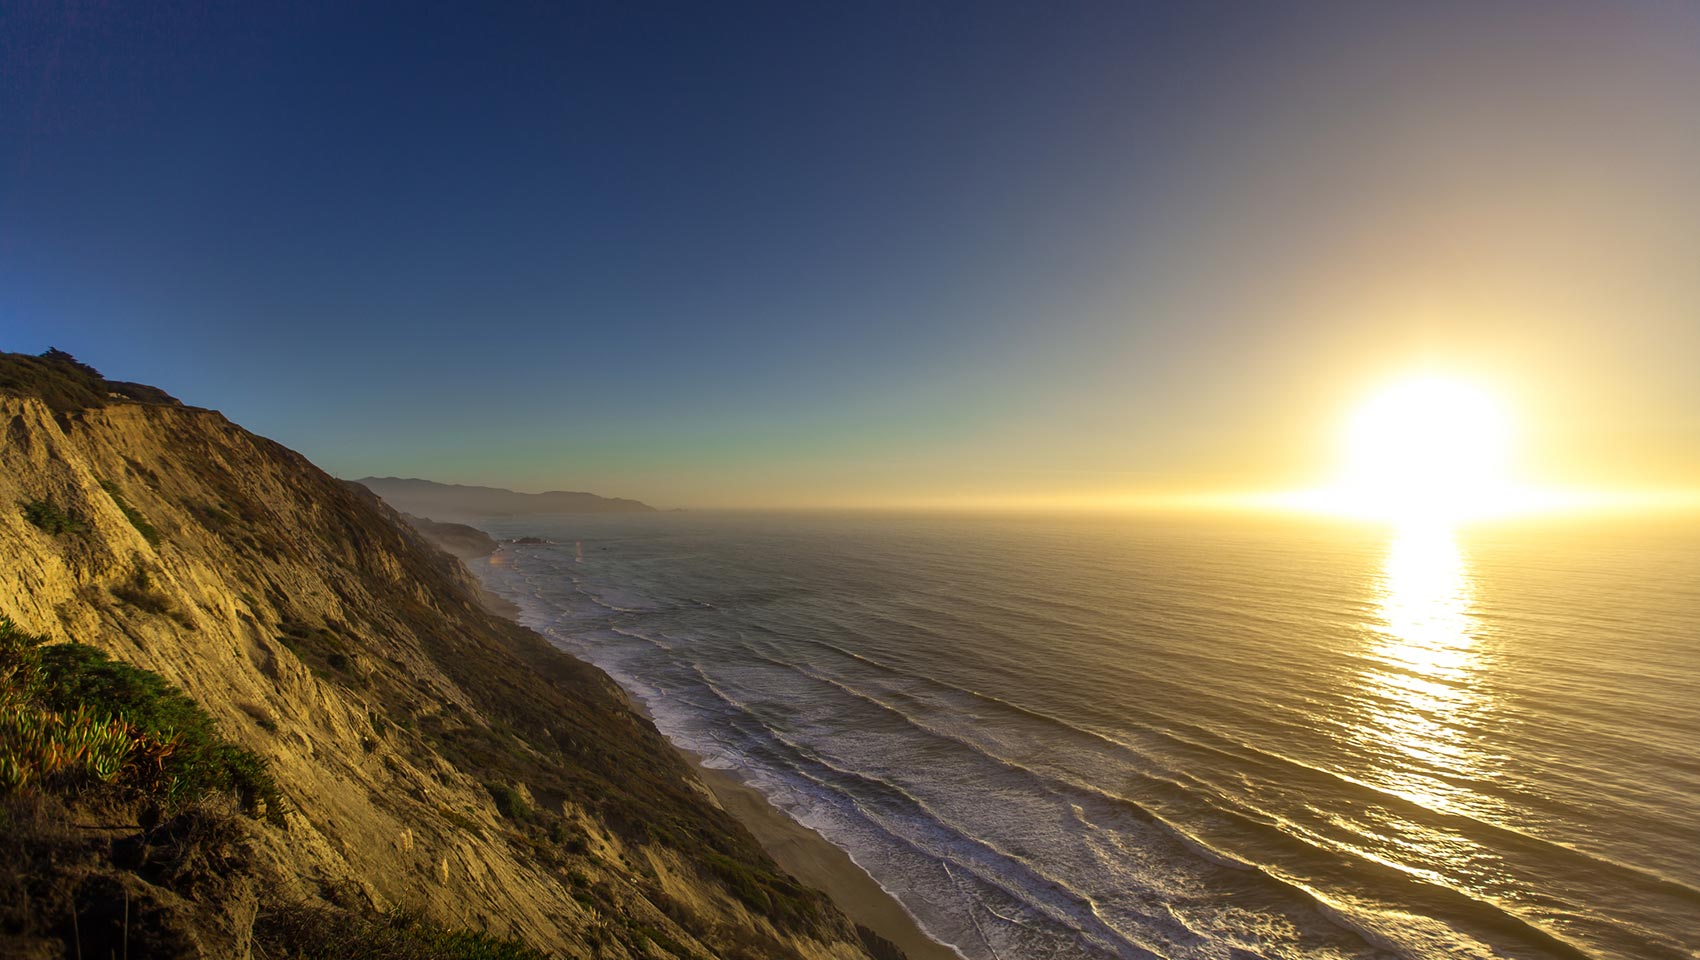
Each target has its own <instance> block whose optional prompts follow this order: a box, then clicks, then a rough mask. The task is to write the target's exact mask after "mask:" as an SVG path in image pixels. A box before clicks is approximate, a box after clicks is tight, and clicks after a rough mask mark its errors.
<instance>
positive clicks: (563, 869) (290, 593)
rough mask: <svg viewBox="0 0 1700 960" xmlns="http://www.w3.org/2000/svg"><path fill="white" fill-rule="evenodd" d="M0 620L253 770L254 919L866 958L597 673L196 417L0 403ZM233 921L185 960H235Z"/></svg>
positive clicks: (420, 553) (350, 494)
mask: <svg viewBox="0 0 1700 960" xmlns="http://www.w3.org/2000/svg"><path fill="white" fill-rule="evenodd" d="M31 503H38V504H39V503H46V504H51V505H53V506H54V508H55V509H60V510H65V511H70V512H74V513H75V515H76V516H77V517H78V519H79V520H80V521H81V527H82V529H79V530H75V531H66V532H58V533H53V532H49V531H48V530H45V529H42V528H41V527H40V526H38V525H37V524H35V523H32V522H31V521H30V520H29V519H26V517H25V515H24V510H23V505H25V504H31ZM126 510H127V511H128V513H127V512H126ZM0 615H5V616H8V617H11V618H12V619H13V620H14V621H16V623H17V624H18V626H19V627H21V628H23V629H25V630H28V631H31V632H34V633H40V634H45V635H47V636H48V637H49V638H50V639H53V640H60V641H71V640H74V641H79V642H82V643H86V644H90V645H92V646H96V647H99V648H101V649H102V650H104V651H106V652H108V653H109V654H110V655H111V656H113V657H114V658H116V659H119V660H123V661H127V662H129V663H131V664H134V665H136V666H139V667H143V668H146V669H148V670H152V671H155V672H157V673H159V674H162V675H164V676H165V677H167V678H169V679H170V680H171V681H173V682H174V683H176V684H177V685H178V686H180V687H181V688H182V689H183V690H185V691H186V692H188V693H189V694H190V695H191V696H193V697H194V698H195V699H196V700H198V701H199V702H200V703H201V704H202V705H203V706H204V707H205V708H206V709H207V710H208V711H209V712H210V713H211V714H212V715H213V716H214V717H215V718H216V720H217V721H218V723H219V726H220V727H221V729H222V731H223V732H224V734H225V735H226V736H227V737H228V738H230V739H231V740H233V741H235V742H236V743H238V744H239V745H241V746H244V747H246V748H248V749H251V750H253V751H254V752H256V753H258V754H259V755H260V756H262V757H264V758H265V759H266V760H267V761H268V762H269V764H270V765H271V768H272V770H273V773H274V775H275V777H276V780H277V782H278V784H279V786H280V787H281V788H282V792H283V795H284V797H285V799H286V809H285V810H284V815H283V821H284V823H283V826H281V827H277V826H272V825H269V824H266V823H264V822H262V821H260V820H244V821H243V823H244V824H245V827H244V829H245V831H246V833H247V834H248V836H247V837H246V838H245V839H244V841H243V842H244V843H246V844H251V845H252V848H253V849H254V850H255V851H256V852H257V856H258V858H259V859H260V860H261V861H262V862H263V863H264V864H265V865H266V869H265V871H264V873H263V876H264V877H265V880H264V882H263V883H260V882H256V884H254V885H252V886H254V887H255V889H253V890H251V892H250V893H249V894H244V896H251V897H252V901H253V902H252V906H253V911H254V912H260V913H263V912H264V911H265V910H266V909H268V907H269V906H270V905H274V904H281V903H286V902H289V903H294V902H304V903H309V904H318V903H323V904H335V905H337V907H338V908H339V909H355V910H365V911H386V910H392V909H402V910H409V911H420V912H423V913H424V914H425V915H427V916H429V917H432V918H434V919H436V920H437V921H439V922H442V923H444V924H447V925H449V926H454V927H462V926H464V927H470V928H473V929H479V930H487V931H490V932H493V933H496V934H499V935H504V936H513V937H517V938H521V939H523V940H525V941H526V942H528V943H530V944H533V945H535V946H537V947H539V948H542V949H545V950H547V951H550V952H554V953H557V954H559V955H562V956H572V957H626V956H633V957H637V956H644V957H658V956H690V957H744V956H747V957H782V956H783V957H790V956H803V957H810V958H827V957H832V958H843V960H849V958H857V957H865V956H866V955H867V952H866V948H864V947H863V945H862V944H861V942H860V941H859V939H858V935H857V933H856V931H855V929H854V928H853V927H852V926H851V925H850V924H849V923H848V922H847V921H846V920H845V919H844V918H843V917H842V915H841V914H839V913H838V912H837V911H836V909H834V908H833V907H832V906H831V904H830V903H828V902H826V901H825V900H824V899H823V898H822V897H821V896H819V895H818V894H816V893H814V892H812V891H809V890H805V889H803V888H800V887H798V886H796V885H795V884H794V883H792V882H791V881H790V880H789V878H786V877H783V876H782V875H778V874H777V871H776V868H775V867H774V866H773V865H772V864H771V862H769V861H768V860H767V858H766V857H765V855H763V854H762V853H761V851H760V849H759V848H758V847H757V846H756V844H755V842H754V841H753V840H752V839H751V838H750V837H749V836H748V834H747V833H746V832H745V831H743V829H742V828H741V827H739V826H738V825H737V824H736V823H735V822H734V821H732V820H731V819H730V818H729V817H727V816H726V815H725V814H724V813H723V812H721V811H720V810H719V809H718V808H717V807H716V806H715V805H714V804H713V802H712V800H710V799H709V797H708V794H707V792H706V791H705V790H704V789H703V788H702V787H701V785H700V784H699V783H697V782H696V781H695V778H694V777H693V776H692V775H691V774H690V773H689V771H688V769H687V768H686V767H685V766H684V765H683V764H682V763H681V761H680V760H679V758H678V757H677V756H676V755H675V754H674V753H673V751H672V750H671V749H670V748H669V747H668V745H667V744H666V743H665V742H664V741H663V740H662V739H661V738H660V736H659V735H658V734H657V733H656V732H655V730H654V728H653V727H652V726H651V725H649V724H648V723H647V721H644V720H643V719H642V718H640V717H638V716H636V715H634V714H633V713H632V711H631V710H630V709H629V708H628V707H627V705H626V702H625V700H624V698H623V697H622V696H621V694H620V692H619V691H618V689H617V688H615V687H614V685H613V684H612V683H611V681H609V680H608V679H607V678H606V677H605V676H604V675H602V674H601V673H600V672H598V671H596V670H595V669H593V668H591V667H588V666H586V665H584V664H581V663H579V662H577V661H574V660H571V659H569V658H568V657H566V656H565V655H564V654H561V653H559V652H558V651H556V650H554V649H553V648H551V647H549V646H548V645H547V644H546V643H545V642H544V641H543V640H542V639H541V638H540V637H538V636H537V635H535V634H533V633H531V632H529V631H526V630H524V629H522V628H519V627H517V626H515V625H514V624H511V623H509V622H507V621H504V620H501V619H499V618H496V617H493V616H491V615H490V614H488V613H487V612H485V611H484V610H483V609H482V608H481V607H480V606H479V604H478V602H477V594H476V587H475V585H474V584H473V583H472V582H471V580H470V578H469V577H468V576H467V574H466V572H465V571H464V569H462V568H461V567H460V565H459V563H458V562H457V561H455V560H453V559H452V558H450V557H448V556H447V555H445V554H443V553H441V552H439V551H437V550H435V549H434V548H432V547H430V546H429V545H427V544H426V543H425V542H424V541H423V540H421V539H420V538H419V536H418V534H416V533H414V532H412V531H411V530H409V529H408V528H407V527H406V526H405V525H404V524H402V523H401V522H399V519H398V517H397V516H396V515H395V514H394V513H393V512H392V511H390V510H389V508H387V507H385V506H384V505H383V504H382V503H381V502H380V501H378V500H377V499H376V498H375V497H372V496H370V495H369V494H364V493H362V492H361V491H360V490H359V489H358V488H354V487H351V486H350V485H345V484H342V483H340V482H338V481H336V480H334V479H333V478H331V477H330V476H328V475H326V474H325V473H323V472H322V471H320V470H318V469H317V468H315V467H314V466H313V465H312V464H310V463H309V462H307V461H306V460H305V459H304V458H302V457H301V456H299V455H298V454H295V453H293V452H292V451H289V450H287V449H285V448H283V447H281V446H279V445H277V444H275V443H272V442H270V441H268V440H265V439H262V438H260V437H256V436H254V435H252V434H250V433H248V432H246V431H244V430H242V429H241V428H239V427H237V426H235V425H234V424H232V423H230V422H229V421H228V420H226V419H225V418H224V417H223V416H221V415H219V414H217V413H215V412H211V411H207V410H199V409H194V408H189V407H181V406H172V405H167V404H163V403H146V402H135V401H131V400H117V399H114V400H113V401H112V402H110V403H108V404H107V405H105V406H101V407H94V408H87V409H80V410H70V411H58V412H56V411H54V410H51V409H49V407H48V406H47V405H45V404H44V403H43V402H42V401H41V400H40V399H37V398H35V397H31V396H22V395H8V394H6V393H0ZM226 912H227V913H228V912H229V911H226ZM233 915H234V916H235V919H234V920H231V921H229V922H228V923H226V924H225V926H226V927H228V929H223V930H221V931H209V932H208V933H207V935H206V936H205V937H204V938H203V939H204V940H205V943H206V944H207V946H206V947H205V951H204V952H206V953H207V955H218V956H223V955H246V954H247V952H248V951H249V950H250V944H249V940H248V938H249V937H250V936H251V934H248V933H244V931H243V930H242V929H241V927H242V917H243V916H246V915H247V914H245V913H244V912H243V910H236V911H235V912H234V914H233ZM250 923H251V918H250Z"/></svg>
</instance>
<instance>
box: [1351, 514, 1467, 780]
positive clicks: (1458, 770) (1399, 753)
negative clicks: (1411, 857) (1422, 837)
mask: <svg viewBox="0 0 1700 960" xmlns="http://www.w3.org/2000/svg"><path fill="white" fill-rule="evenodd" d="M1473 593H1474V582H1473V581H1472V579H1471V575H1470V570H1469V567H1468V565H1467V563H1466V562H1465V559H1464V555H1463V553H1462V552H1461V551H1460V550H1459V548H1458V544H1457V541H1456V539H1455V537H1454V535H1453V533H1452V531H1451V530H1448V529H1445V528H1436V527H1434V526H1423V527H1413V528H1408V529H1403V530H1400V531H1399V532H1398V533H1397V534H1396V536H1395V537H1394V539H1393V541H1392V542H1391V544H1390V545H1389V548H1388V552H1387V558H1386V560H1385V562H1384V563H1383V565H1382V569H1381V575H1380V578H1379V582H1378V584H1377V600H1378V605H1377V609H1376V614H1377V621H1376V622H1374V623H1372V624H1371V625H1370V631H1369V633H1370V644H1369V649H1368V650H1367V651H1366V656H1367V658H1368V660H1369V661H1370V666H1369V668H1368V669H1367V670H1366V671H1365V673H1364V676H1363V683H1364V687H1365V693H1367V694H1368V701H1367V703H1368V713H1369V716H1368V718H1367V720H1368V721H1369V722H1368V723H1367V724H1365V725H1364V727H1363V728H1362V729H1361V731H1360V735H1361V737H1362V739H1363V740H1364V741H1366V742H1368V743H1369V744H1370V745H1372V746H1374V747H1376V748H1377V752H1378V753H1380V754H1381V758H1382V760H1383V761H1384V763H1383V765H1382V766H1383V769H1382V770H1380V771H1379V774H1380V776H1379V778H1378V779H1380V780H1381V781H1382V782H1383V783H1384V785H1385V786H1387V787H1389V788H1391V789H1393V790H1395V791H1396V792H1397V793H1399V794H1400V795H1402V796H1404V797H1406V798H1407V799H1410V800H1412V801H1415V802H1417V803H1420V804H1422V805H1423V806H1426V807H1429V808H1431V809H1455V808H1457V807H1459V806H1461V805H1465V806H1472V807H1473V806H1476V805H1478V804H1479V802H1480V798H1479V797H1476V796H1474V795H1473V794H1472V793H1471V792H1470V791H1469V790H1468V789H1467V788H1466V787H1465V786H1464V784H1466V783H1468V782H1469V781H1470V780H1473V779H1475V778H1477V777H1479V776H1482V775H1483V773H1484V771H1483V769H1482V766H1483V764H1482V761H1483V759H1484V758H1483V757H1482V755H1481V753H1480V751H1479V749H1478V748H1477V747H1476V746H1475V741H1476V738H1475V737H1474V736H1473V735H1472V733H1471V730H1472V728H1473V726H1474V724H1475V722H1476V719H1477V718H1478V716H1479V714H1480V712H1481V710H1482V709H1483V708H1484V706H1485V704H1484V703H1483V694H1482V693H1481V691H1480V689H1479V687H1478V684H1477V681H1478V679H1479V678H1480V675H1481V673H1482V671H1483V669H1484V667H1485V666H1486V663H1485V658H1484V656H1483V653H1482V651H1481V649H1480V635H1481V624H1480V622H1479V621H1478V620H1477V619H1476V617H1475V616H1474V615H1473V614H1472V613H1471V612H1470V608H1471V602H1472V599H1473Z"/></svg>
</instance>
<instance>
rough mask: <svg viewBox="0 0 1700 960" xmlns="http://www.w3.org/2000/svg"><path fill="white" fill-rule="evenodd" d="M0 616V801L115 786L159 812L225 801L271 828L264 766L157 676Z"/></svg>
mask: <svg viewBox="0 0 1700 960" xmlns="http://www.w3.org/2000/svg"><path fill="white" fill-rule="evenodd" d="M44 642H45V641H44V638H42V637H38V636H34V635H31V634H28V633H25V632H23V631H22V630H19V629H18V628H17V626H16V625H15V624H13V623H12V621H11V620H9V619H6V618H5V617H0V793H10V792H12V791H14V790H19V789H23V788H27V787H34V788H42V789H48V790H53V791H57V792H65V791H71V790H76V789H79V788H81V787H84V786H88V785H90V784H109V785H116V786H120V787H123V788H126V789H129V790H132V791H135V792H137V793H140V794H141V795H143V796H146V797H148V798H150V799H153V800H156V801H159V802H162V803H165V804H167V805H172V806H176V805H181V804H184V803H189V802H192V801H195V800H199V799H201V798H203V797H206V796H208V795H210V794H214V793H235V794H237V795H239V796H240V797H241V799H242V802H243V804H244V806H245V807H246V808H247V809H248V811H249V812H250V813H256V812H258V811H259V810H260V809H261V808H262V807H263V808H264V811H265V814H266V816H267V818H268V819H270V820H271V821H272V822H274V823H281V822H282V817H283V806H282V797H281V795H280V794H279V793H278V789H277V784H276V783H275V782H273V780H272V778H271V775H270V773H269V772H268V771H267V770H266V765H265V761H264V760H261V759H260V758H259V757H258V756H256V755H255V754H253V753H251V752H249V751H247V750H243V749H242V748H240V747H237V746H236V745H235V744H232V743H230V742H229V741H227V740H225V739H224V738H223V737H221V736H219V734H218V731H217V729H216V727H215V726H214V723H213V720H212V718H211V717H210V716H208V715H207V713H206V711H204V710H202V709H201V706H200V705H199V704H197V703H196V702H195V701H194V700H191V699H190V698H189V697H188V696H186V695H184V694H183V693H182V691H180V690H178V689H177V688H176V687H173V686H172V685H171V684H170V682H168V681H167V680H166V679H165V678H164V677H161V676H160V675H159V674H156V673H152V672H150V671H147V670H141V669H138V668H136V667H132V666H130V665H129V664H126V663H120V662H119V661H116V660H112V659H110V658H109V657H107V656H106V655H105V654H104V653H101V652H100V651H99V650H96V649H94V648H93V647H88V646H84V645H83V644H80V643H65V644H55V645H52V646H44V645H43V644H44Z"/></svg>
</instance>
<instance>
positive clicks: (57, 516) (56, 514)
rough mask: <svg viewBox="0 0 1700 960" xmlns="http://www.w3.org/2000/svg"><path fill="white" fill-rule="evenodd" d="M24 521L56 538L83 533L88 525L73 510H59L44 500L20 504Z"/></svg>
mask: <svg viewBox="0 0 1700 960" xmlns="http://www.w3.org/2000/svg"><path fill="white" fill-rule="evenodd" d="M18 506H20V507H22V508H23V511H24V519H25V520H28V521H29V522H30V523H33V524H35V525H36V527H37V528H39V529H41V530H42V531H44V532H46V533H49V534H52V535H54V536H58V535H59V534H61V533H83V532H85V531H87V530H88V528H89V525H88V524H87V523H85V522H84V521H83V519H82V518H81V517H79V516H77V512H76V511H75V510H61V509H59V508H58V507H56V506H54V505H53V504H52V503H51V502H49V501H46V500H34V501H31V502H29V503H20V504H18Z"/></svg>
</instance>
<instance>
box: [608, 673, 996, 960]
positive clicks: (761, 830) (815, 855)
mask: <svg viewBox="0 0 1700 960" xmlns="http://www.w3.org/2000/svg"><path fill="white" fill-rule="evenodd" d="M626 700H627V701H628V702H629V703H630V704H631V705H632V709H633V710H635V711H636V712H638V713H639V714H642V715H643V716H644V717H645V718H647V719H648V720H649V721H650V722H651V723H653V722H654V721H655V718H654V717H652V716H650V713H649V711H648V710H647V709H645V708H644V705H643V704H642V703H641V702H640V701H639V700H638V699H637V698H636V697H633V696H632V695H631V694H629V693H628V694H627V695H626ZM674 749H675V750H678V751H679V755H680V756H681V757H684V758H685V761H686V762H687V763H689V764H690V765H691V769H692V770H694V771H696V774H697V776H698V777H699V778H701V779H702V782H703V784H704V785H705V786H707V787H708V789H709V790H710V791H711V792H713V794H714V798H715V800H717V801H719V803H720V806H721V808H722V809H724V810H725V811H726V812H727V813H730V814H731V815H732V816H734V817H736V818H737V819H738V822H739V823H742V824H743V825H744V828H745V829H746V830H748V831H750V835H751V836H753V837H755V838H756V842H757V843H759V844H761V846H762V849H764V850H766V851H767V855H768V856H770V857H772V858H773V860H774V862H775V863H777V864H779V866H780V867H781V868H782V869H783V870H785V872H786V873H789V874H790V875H791V876H793V877H796V878H797V879H798V880H801V881H802V882H804V883H806V884H808V885H809V886H811V887H814V888H815V889H817V890H820V891H822V892H824V893H825V894H826V895H827V896H829V897H831V898H832V902H833V903H836V904H837V905H838V909H840V910H842V911H844V915H845V916H847V917H849V918H850V919H851V920H853V921H855V922H856V923H859V924H861V925H862V926H864V927H867V928H868V929H869V930H872V931H873V932H875V933H877V934H879V935H880V936H882V937H884V938H886V939H887V940H890V941H891V942H892V943H895V944H897V945H898V946H899V947H900V948H902V950H903V952H904V953H906V954H908V955H909V960H962V955H961V954H959V953H957V952H956V951H955V950H952V949H951V948H950V947H947V946H945V945H944V944H942V943H939V942H938V941H937V940H934V939H932V938H931V937H929V936H927V935H926V933H925V932H923V931H922V930H921V927H920V924H917V923H916V922H915V918H914V917H912V916H910V915H909V911H907V910H905V909H903V905H902V904H901V903H898V902H897V898H896V897H893V896H892V895H891V894H889V893H887V892H886V891H885V888H884V887H881V886H880V885H879V883H878V882H876V881H875V880H874V878H873V877H871V876H869V875H868V872H867V871H866V870H863V869H862V868H861V867H859V866H857V865H856V861H854V860H852V859H850V855H849V854H847V853H845V852H844V851H843V850H840V849H839V848H838V847H836V846H834V845H833V844H832V842H831V841H829V840H827V839H826V838H825V837H823V836H821V835H820V834H818V833H816V832H815V831H813V830H811V829H809V828H808V827H805V826H803V825H802V824H800V823H798V822H797V821H796V820H793V819H791V817H790V815H788V814H786V813H785V812H784V811H783V810H780V809H779V808H778V807H775V806H774V805H773V804H771V803H769V802H768V800H767V797H765V796H763V795H762V793H761V791H759V790H757V789H756V788H754V787H752V786H750V785H748V784H746V783H744V782H743V781H742V780H740V779H738V777H737V776H736V774H735V772H734V771H730V770H716V769H714V768H712V767H705V766H703V763H702V758H701V757H699V756H697V755H696V754H695V753H692V752H691V751H689V750H686V749H684V748H683V747H680V746H678V745H677V744H675V745H674Z"/></svg>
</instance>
